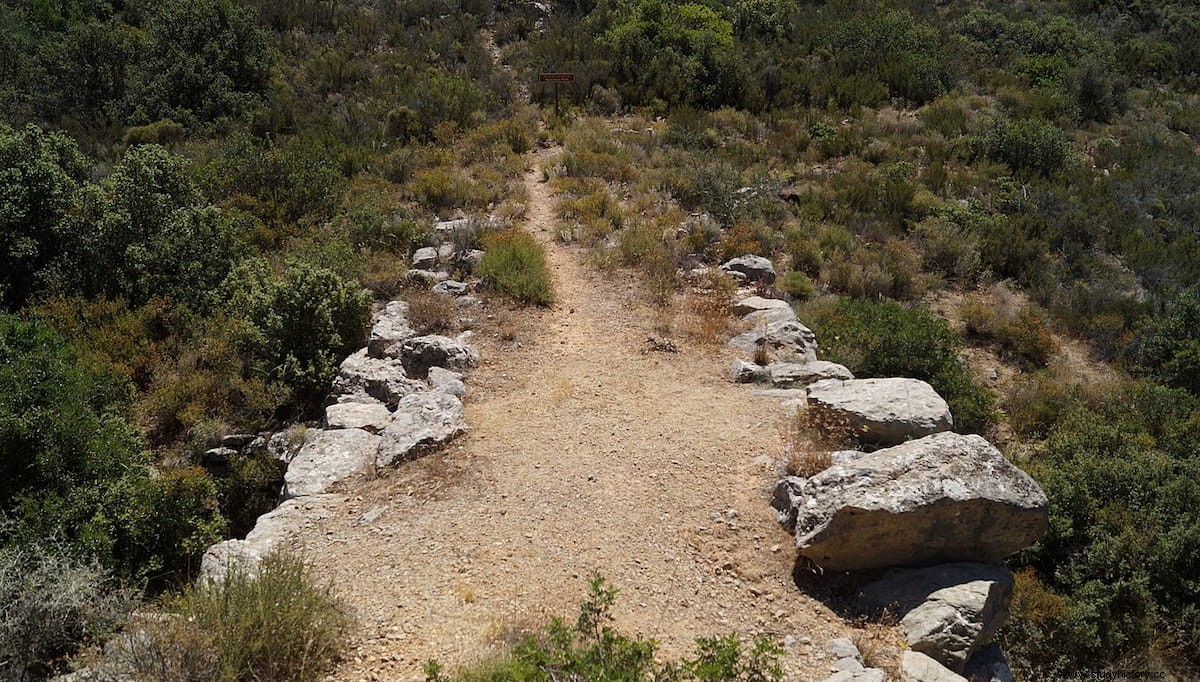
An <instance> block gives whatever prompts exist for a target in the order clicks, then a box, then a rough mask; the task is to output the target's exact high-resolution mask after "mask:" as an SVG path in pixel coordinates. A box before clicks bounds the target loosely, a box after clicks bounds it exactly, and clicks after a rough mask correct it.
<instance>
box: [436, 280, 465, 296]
mask: <svg viewBox="0 0 1200 682" xmlns="http://www.w3.org/2000/svg"><path fill="white" fill-rule="evenodd" d="M469 290H470V285H468V284H467V283H466V282H456V281H454V280H452V279H448V280H446V281H444V282H438V283H437V284H435V285H433V289H432V291H433V293H435V294H441V295H442V296H452V297H455V298H457V297H459V296H466V295H467V291H469Z"/></svg>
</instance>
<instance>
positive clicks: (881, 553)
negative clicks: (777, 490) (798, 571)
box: [777, 433, 1048, 571]
mask: <svg viewBox="0 0 1200 682" xmlns="http://www.w3.org/2000/svg"><path fill="white" fill-rule="evenodd" d="M789 481H790V483H791V485H789V486H788V488H787V490H786V491H785V493H784V497H785V499H786V502H780V504H784V505H786V507H787V508H786V509H784V510H779V509H777V511H779V513H780V517H781V518H782V519H783V520H785V521H787V522H790V523H789V525H792V526H794V530H795V533H796V547H797V548H799V550H800V555H801V556H804V557H807V558H808V559H810V560H811V561H812V562H813V563H815V564H816V565H818V566H820V567H822V568H824V569H827V570H834V571H858V570H868V569H875V568H887V567H892V566H920V565H926V564H932V563H939V562H953V561H981V562H986V563H998V562H1000V561H1002V560H1003V559H1004V558H1005V557H1008V556H1009V555H1011V554H1012V553H1014V552H1016V551H1017V550H1020V549H1022V548H1024V547H1028V546H1029V545H1031V544H1033V543H1034V542H1036V541H1037V540H1038V538H1040V537H1041V536H1042V534H1043V533H1045V531H1046V525H1047V523H1048V503H1047V500H1046V494H1045V493H1044V492H1042V489H1041V488H1040V487H1038V484H1037V483H1035V482H1034V481H1033V479H1032V478H1030V477H1029V475H1028V474H1026V473H1025V472H1023V471H1021V470H1020V469H1018V468H1017V467H1015V466H1013V465H1012V464H1011V463H1010V462H1009V461H1008V460H1006V459H1005V458H1004V456H1003V455H1001V454H1000V452H999V451H998V450H996V448H994V447H992V446H991V445H990V444H989V443H988V442H987V441H986V440H984V439H983V438H980V437H979V436H974V435H971V436H963V435H959V434H956V433H939V434H935V435H932V436H926V437H925V438H921V439H919V440H914V441H910V442H908V443H905V444H903V445H898V446H896V447H892V448H887V449H883V450H877V451H875V452H871V453H865V454H863V455H862V456H860V457H853V458H845V459H844V460H843V461H842V462H840V463H837V464H834V465H833V466H831V467H829V468H828V469H826V470H824V471H822V472H821V473H819V474H817V475H815V476H813V477H811V478H808V479H797V480H792V479H789Z"/></svg>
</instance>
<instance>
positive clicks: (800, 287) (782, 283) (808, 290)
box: [775, 270, 817, 301]
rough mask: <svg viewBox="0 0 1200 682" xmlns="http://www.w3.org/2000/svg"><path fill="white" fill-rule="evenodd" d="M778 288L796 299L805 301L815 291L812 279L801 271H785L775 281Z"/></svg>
mask: <svg viewBox="0 0 1200 682" xmlns="http://www.w3.org/2000/svg"><path fill="white" fill-rule="evenodd" d="M775 286H777V287H779V290H780V291H782V292H783V293H785V294H787V295H788V296H791V297H792V298H794V299H796V300H798V301H806V300H808V299H810V298H812V295H813V294H814V293H816V290H817V289H816V286H815V285H814V284H813V281H812V279H811V278H810V277H809V276H808V275H806V274H804V273H803V272H796V271H795V270H793V271H791V272H785V273H784V274H783V277H780V278H779V281H778V282H776V283H775Z"/></svg>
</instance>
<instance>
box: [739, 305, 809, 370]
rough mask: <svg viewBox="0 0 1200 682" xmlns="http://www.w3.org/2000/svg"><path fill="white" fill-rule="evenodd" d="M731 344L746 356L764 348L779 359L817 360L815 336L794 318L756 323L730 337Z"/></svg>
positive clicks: (795, 360)
mask: <svg viewBox="0 0 1200 682" xmlns="http://www.w3.org/2000/svg"><path fill="white" fill-rule="evenodd" d="M755 314H758V313H755ZM729 345H730V346H733V347H734V348H736V349H738V350H739V351H741V352H743V353H746V354H747V355H751V354H753V353H755V352H757V351H758V350H759V349H763V350H766V351H767V353H768V354H769V355H771V356H772V357H775V358H777V359H780V360H787V361H791V362H815V361H816V359H817V337H816V335H815V334H813V333H812V330H811V329H809V328H808V327H805V326H804V325H803V324H800V322H799V321H798V320H794V319H791V320H778V321H776V322H770V323H768V324H764V325H756V326H755V327H754V328H753V329H751V330H750V331H747V332H743V333H741V334H738V335H737V336H735V337H733V338H732V339H730V340H729Z"/></svg>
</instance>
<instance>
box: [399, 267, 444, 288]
mask: <svg viewBox="0 0 1200 682" xmlns="http://www.w3.org/2000/svg"><path fill="white" fill-rule="evenodd" d="M404 276H405V278H407V279H408V281H409V282H412V283H413V284H424V285H426V286H434V285H435V284H437V283H438V282H445V281H446V280H448V279H450V273H448V272H442V271H440V270H438V271H435V270H420V269H417V268H413V269H412V270H409V271H408V272H407V273H405V275H404Z"/></svg>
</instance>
